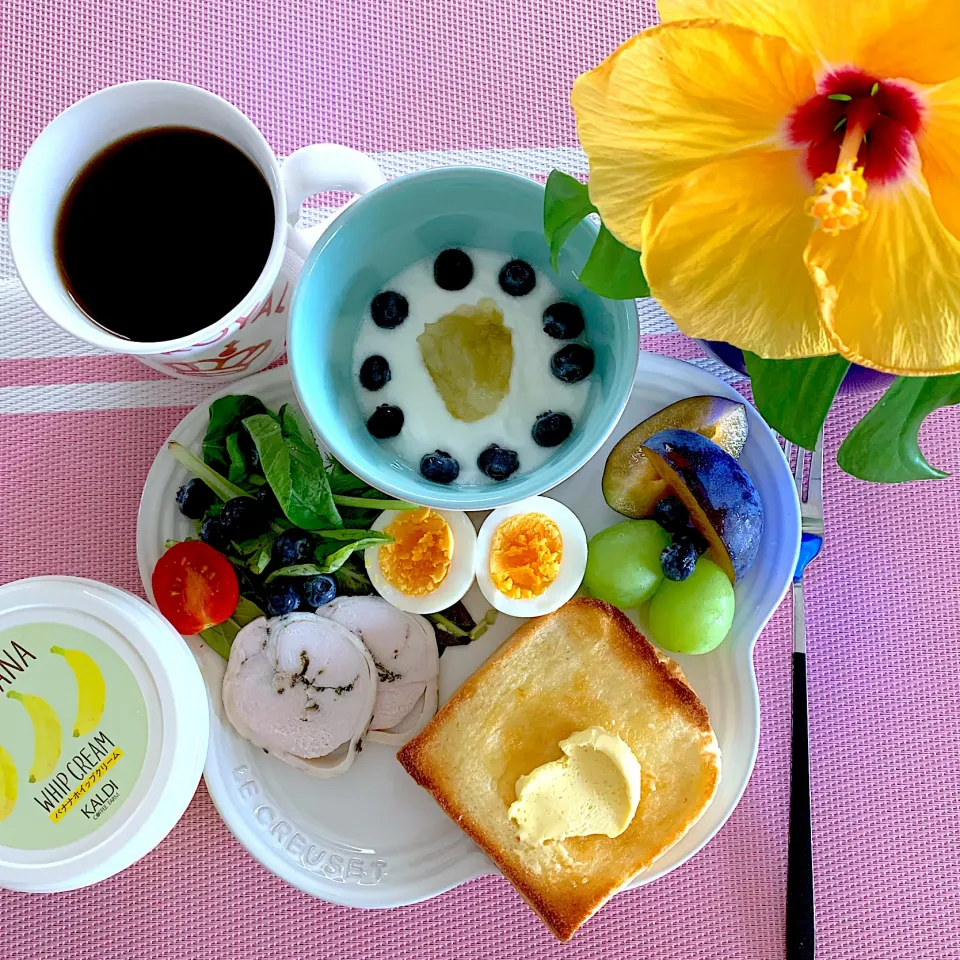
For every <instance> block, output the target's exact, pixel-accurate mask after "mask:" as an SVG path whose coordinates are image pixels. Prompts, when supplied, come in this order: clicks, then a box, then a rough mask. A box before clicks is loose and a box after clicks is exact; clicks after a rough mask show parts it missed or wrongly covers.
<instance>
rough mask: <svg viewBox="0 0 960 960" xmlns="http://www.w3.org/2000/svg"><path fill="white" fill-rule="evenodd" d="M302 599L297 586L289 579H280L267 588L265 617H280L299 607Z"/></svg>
mask: <svg viewBox="0 0 960 960" xmlns="http://www.w3.org/2000/svg"><path fill="white" fill-rule="evenodd" d="M301 600H302V597H301V596H300V590H299V588H298V587H297V584H296V583H295V582H294V581H293V580H291V579H290V577H280V578H279V579H277V580H275V581H274V582H273V583H271V584H270V586H269V587H267V596H266V602H267V611H266V612H267V616H269V617H282V616H283V615H284V614H285V613H293V611H294V610H296V609H297V607H299V606H300V603H301Z"/></svg>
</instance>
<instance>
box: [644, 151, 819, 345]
mask: <svg viewBox="0 0 960 960" xmlns="http://www.w3.org/2000/svg"><path fill="white" fill-rule="evenodd" d="M807 191H808V183H807V180H806V178H805V177H804V175H803V172H802V159H801V156H800V154H799V152H797V151H780V152H777V153H765V154H758V155H754V156H747V157H737V158H734V159H729V160H722V161H719V162H717V163H714V164H711V165H710V166H707V167H701V168H700V169H699V170H696V171H694V172H693V173H690V174H688V175H687V176H686V177H684V178H683V179H682V180H678V181H677V182H675V183H674V184H672V185H671V186H669V187H667V188H666V189H665V190H663V191H662V192H661V193H659V194H657V196H656V197H655V198H654V199H653V202H652V203H651V204H650V209H649V211H648V213H647V216H646V219H645V221H644V225H643V227H644V229H643V244H642V247H641V249H642V250H643V254H642V260H643V268H644V272H645V273H646V277H647V281H648V283H649V284H650V291H651V293H652V294H653V296H654V297H656V299H657V300H658V301H659V302H660V303H661V305H662V306H663V308H664V309H665V310H666V311H667V313H668V314H670V316H671V317H673V319H674V320H675V321H676V323H677V326H679V327H680V329H681V330H683V331H684V333H687V334H689V335H690V336H691V337H705V338H707V339H711V340H726V341H727V342H728V343H732V344H734V345H736V346H738V347H741V348H743V349H746V350H750V351H752V352H753V353H756V354H758V355H759V356H761V357H777V358H795V357H808V356H820V355H823V354H828V353H835V352H836V351H835V349H834V348H833V346H832V345H831V344H830V341H829V340H828V339H827V337H826V336H825V334H824V332H823V330H822V328H821V326H820V323H819V320H818V317H817V300H816V296H815V291H814V288H813V285H812V284H811V283H810V277H809V275H808V274H807V271H806V270H805V268H804V265H803V248H804V246H805V245H806V243H807V241H808V239H809V237H810V231H811V230H812V229H813V221H812V220H811V219H810V218H809V217H808V216H806V214H805V213H804V209H803V204H804V198H805V196H806V193H807Z"/></svg>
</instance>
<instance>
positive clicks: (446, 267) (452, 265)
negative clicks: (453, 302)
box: [433, 249, 473, 290]
mask: <svg viewBox="0 0 960 960" xmlns="http://www.w3.org/2000/svg"><path fill="white" fill-rule="evenodd" d="M433 279H434V281H435V282H436V284H437V286H438V287H440V288H441V289H442V290H462V289H463V288H464V287H465V286H467V284H468V283H470V281H471V280H472V279H473V261H472V260H471V259H470V258H469V257H468V256H467V255H466V254H465V253H464V252H463V251H462V250H457V249H451V250H444V251H443V253H441V254H440V255H439V256H438V257H437V259H436V260H434V261H433Z"/></svg>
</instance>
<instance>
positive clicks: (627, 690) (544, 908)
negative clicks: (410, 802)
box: [398, 598, 720, 940]
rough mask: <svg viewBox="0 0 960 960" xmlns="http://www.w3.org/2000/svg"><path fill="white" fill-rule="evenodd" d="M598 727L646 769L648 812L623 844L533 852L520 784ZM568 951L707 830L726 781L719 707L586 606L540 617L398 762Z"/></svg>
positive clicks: (632, 630)
mask: <svg viewBox="0 0 960 960" xmlns="http://www.w3.org/2000/svg"><path fill="white" fill-rule="evenodd" d="M589 727H602V728H603V729H604V730H605V731H606V732H608V733H611V734H616V735H618V736H619V737H620V738H621V739H622V740H623V741H624V742H625V743H626V744H627V745H628V746H629V747H630V749H631V750H632V751H633V753H634V755H635V756H636V758H637V760H638V761H639V762H640V770H641V774H640V779H641V787H640V803H639V806H638V807H637V812H636V815H635V816H634V818H633V820H632V822H631V823H630V825H629V827H627V829H626V831H625V832H624V833H622V834H620V835H619V836H618V837H614V838H611V837H607V836H603V835H599V834H598V835H593V836H587V837H570V838H568V839H566V840H563V841H548V842H547V843H545V844H530V843H525V842H523V841H521V840H520V837H519V833H518V830H517V825H516V823H514V822H513V821H511V820H510V818H509V815H508V810H509V807H510V805H511V804H512V803H513V802H514V800H516V799H517V797H516V783H517V780H518V779H519V778H520V777H521V776H524V775H525V774H528V773H530V772H531V771H532V770H534V769H535V768H536V767H539V766H540V765H541V764H544V763H548V762H550V761H552V760H557V759H559V758H560V757H561V756H562V755H563V754H562V752H561V749H560V746H559V744H560V741H561V740H564V739H566V738H567V737H569V736H570V735H571V734H572V733H574V732H576V731H580V730H585V729H587V728H589ZM398 759H399V760H400V762H401V763H402V764H403V766H404V767H405V769H406V770H407V772H408V773H409V774H410V775H411V776H412V777H413V778H414V780H416V781H417V783H419V784H420V785H421V786H423V787H425V788H426V789H427V790H429V791H430V793H432V794H433V796H434V798H435V799H436V801H437V803H439V804H440V806H441V807H442V808H443V809H444V811H446V813H447V814H448V815H449V816H450V817H452V818H453V819H454V820H455V821H456V822H457V823H458V824H459V825H460V826H461V827H462V828H463V830H465V831H466V833H467V834H468V835H469V836H470V837H471V838H472V839H473V840H475V841H476V842H477V843H478V844H479V845H480V847H482V848H483V850H484V851H485V852H486V853H487V854H488V855H489V856H490V857H491V858H492V859H493V860H494V861H495V862H496V863H497V865H498V866H499V867H500V869H501V870H502V871H503V873H504V875H505V876H506V877H507V879H508V880H510V882H511V883H512V884H513V885H514V886H515V887H516V888H517V890H518V892H519V893H520V894H521V896H522V897H523V898H524V899H525V900H526V901H527V903H529V904H530V906H531V907H532V908H533V909H534V910H535V911H536V912H537V913H538V914H539V915H540V917H541V918H542V919H543V921H544V922H545V923H546V924H547V925H548V926H549V927H550V929H551V930H552V931H553V932H554V933H555V934H556V936H557V937H558V938H559V939H560V940H569V939H570V938H571V937H572V936H573V934H574V933H575V931H576V930H577V928H578V927H579V926H580V925H581V924H582V923H584V921H586V920H587V919H588V918H589V917H590V916H592V915H593V914H594V913H595V912H596V911H597V910H599V908H600V907H601V906H603V904H604V903H606V901H607V900H609V899H610V897H612V896H613V895H614V894H615V893H616V892H617V891H618V890H621V889H622V888H623V887H624V886H626V884H628V883H629V882H630V881H631V880H632V879H633V878H634V877H635V876H636V875H637V874H638V873H640V872H641V871H642V870H645V869H647V868H648V867H649V866H650V865H651V864H652V863H653V862H654V860H656V859H657V857H659V856H660V855H661V854H662V853H663V852H664V851H665V850H667V849H669V848H670V847H671V846H673V844H675V843H676V842H677V841H678V840H679V839H680V838H681V837H682V836H683V835H684V834H685V833H686V832H687V830H689V829H690V827H691V826H692V825H693V824H694V823H695V822H696V821H697V820H698V819H699V817H700V815H701V814H702V813H703V811H704V810H705V809H706V808H707V806H708V805H709V803H710V801H711V800H712V799H713V796H714V794H715V793H716V790H717V786H718V785H719V783H720V751H719V748H718V746H717V739H716V737H715V736H714V733H713V729H712V728H711V726H710V719H709V717H708V716H707V711H706V708H705V707H704V706H703V704H702V703H701V702H700V701H699V700H698V699H697V696H696V694H695V693H694V692H693V691H692V690H691V689H690V687H689V686H687V684H686V682H685V680H684V679H683V674H682V672H681V671H680V668H679V667H678V666H677V665H676V664H675V663H673V662H672V661H671V660H668V659H666V658H665V657H663V656H662V655H661V654H658V653H657V651H656V650H655V649H654V648H653V647H652V646H651V644H650V643H648V642H647V640H646V639H645V638H644V637H643V636H642V635H641V634H640V632H639V631H638V630H637V629H636V627H635V626H634V625H633V624H632V623H631V622H630V620H629V619H628V618H627V617H626V616H624V614H622V613H621V612H620V611H619V610H617V609H616V608H614V607H611V606H609V605H608V604H605V603H602V602H601V601H599V600H592V599H586V598H582V599H576V600H572V601H570V602H569V603H567V604H566V605H565V606H563V607H561V608H560V609H559V610H557V611H556V612H555V613H552V614H549V615H548V616H545V617H541V618H539V619H537V620H531V621H530V622H528V623H527V624H525V625H524V626H522V627H521V628H520V629H519V630H517V631H516V633H514V634H513V636H512V637H511V638H510V639H509V640H507V641H506V643H504V644H503V646H502V647H501V648H500V649H499V650H498V651H497V652H496V653H495V654H494V655H493V656H492V657H491V658H490V659H489V660H488V661H487V662H486V663H485V664H484V665H483V666H482V667H481V668H480V669H479V670H478V671H477V673H475V674H474V675H473V676H472V677H471V678H470V679H469V680H467V682H466V683H465V684H464V685H463V686H462V687H461V688H460V689H459V690H458V691H457V692H456V693H455V694H454V696H453V697H452V698H451V700H450V701H449V703H447V704H446V705H445V706H444V707H443V708H442V709H441V710H440V712H439V713H438V714H437V715H436V717H434V719H433V720H432V721H431V722H430V723H429V724H428V725H427V727H426V728H425V729H424V730H423V732H422V733H420V734H419V735H418V736H417V737H415V738H414V739H413V740H411V741H410V742H409V743H408V744H407V745H406V746H405V747H404V748H403V749H402V750H401V751H400V753H399V754H398Z"/></svg>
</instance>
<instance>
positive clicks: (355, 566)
mask: <svg viewBox="0 0 960 960" xmlns="http://www.w3.org/2000/svg"><path fill="white" fill-rule="evenodd" d="M334 577H335V579H336V581H337V589H338V590H339V591H340V593H342V594H349V595H352V596H368V595H369V594H371V593H373V584H372V583H371V582H370V578H369V577H368V576H367V571H366V569H365V568H364V567H363V565H362V564H360V563H358V562H357V558H356V557H351V559H350V560H348V561H347V562H346V563H345V564H344V565H343V566H342V567H340V569H339V570H337V571H336V572H335V573H334Z"/></svg>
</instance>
